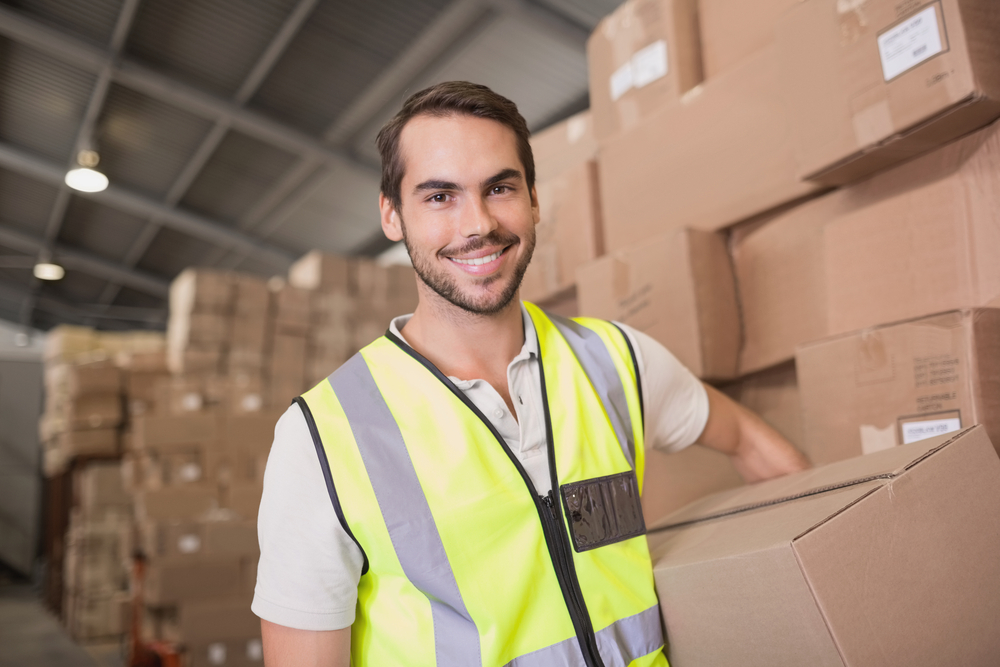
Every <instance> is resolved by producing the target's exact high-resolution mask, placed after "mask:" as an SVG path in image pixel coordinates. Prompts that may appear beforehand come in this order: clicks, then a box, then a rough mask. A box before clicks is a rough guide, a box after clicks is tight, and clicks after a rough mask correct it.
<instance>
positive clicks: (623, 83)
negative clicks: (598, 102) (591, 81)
mask: <svg viewBox="0 0 1000 667" xmlns="http://www.w3.org/2000/svg"><path fill="white" fill-rule="evenodd" d="M631 89H632V63H630V62H628V63H625V64H624V65H622V66H621V67H619V68H618V69H616V70H615V71H614V73H613V74H612V75H611V101H612V102H617V101H618V100H619V98H621V96H622V95H624V94H625V93H627V92H628V91H629V90H631Z"/></svg>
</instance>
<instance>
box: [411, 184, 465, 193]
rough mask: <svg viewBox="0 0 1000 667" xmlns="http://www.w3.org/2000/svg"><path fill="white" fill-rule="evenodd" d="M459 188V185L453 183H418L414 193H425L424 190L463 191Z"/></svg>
mask: <svg viewBox="0 0 1000 667" xmlns="http://www.w3.org/2000/svg"><path fill="white" fill-rule="evenodd" d="M461 189H462V188H460V187H458V183H452V182H451V181H424V182H423V183H418V184H417V186H416V187H414V188H413V191H414V192H423V191H424V190H461Z"/></svg>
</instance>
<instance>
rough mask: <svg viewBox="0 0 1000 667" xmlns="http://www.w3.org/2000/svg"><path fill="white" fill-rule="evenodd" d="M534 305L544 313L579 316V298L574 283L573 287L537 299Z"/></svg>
mask: <svg viewBox="0 0 1000 667" xmlns="http://www.w3.org/2000/svg"><path fill="white" fill-rule="evenodd" d="M535 305H536V306H538V307H539V308H541V309H542V310H544V311H545V312H546V313H551V314H553V315H559V316H561V317H570V318H572V317H579V316H580V299H579V296H578V295H577V289H576V285H573V287H571V288H569V289H568V290H566V291H565V292H560V293H559V294H556V295H555V296H551V297H549V298H548V299H544V300H542V301H538V302H537V303H536V304H535Z"/></svg>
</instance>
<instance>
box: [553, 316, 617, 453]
mask: <svg viewBox="0 0 1000 667" xmlns="http://www.w3.org/2000/svg"><path fill="white" fill-rule="evenodd" d="M546 315H548V316H549V319H551V320H552V323H553V324H554V325H555V326H556V328H557V329H558V330H559V332H560V333H561V334H562V335H563V338H565V339H566V342H567V343H569V347H570V349H571V350H573V354H574V355H576V358H577V360H578V361H579V362H580V365H581V366H583V370H584V372H585V373H586V374H587V377H589V378H590V382H591V384H593V385H594V389H596V390H597V394H598V396H600V398H601V403H602V404H604V411H605V412H607V413H608V418H609V419H610V420H611V427H612V428H613V429H614V430H615V435H616V436H618V442H619V444H621V447H622V452H623V453H624V454H625V459H626V460H627V461H628V463H629V465H630V466H632V468H633V469H634V468H635V438H634V437H633V436H634V434H633V432H632V416H631V415H630V414H629V411H628V400H627V399H626V398H625V387H623V386H622V381H621V377H620V376H619V375H618V371H617V370H616V368H615V363H614V361H613V360H612V359H611V353H610V352H609V351H608V348H607V347H606V346H605V345H604V341H603V340H601V337H600V336H599V335H597V333H596V332H594V331H592V330H591V329H588V328H587V327H585V326H583V325H582V324H577V323H576V322H574V321H573V320H568V319H566V318H565V317H560V316H558V315H550V314H548V313H546Z"/></svg>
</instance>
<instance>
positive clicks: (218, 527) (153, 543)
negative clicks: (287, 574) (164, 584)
mask: <svg viewBox="0 0 1000 667" xmlns="http://www.w3.org/2000/svg"><path fill="white" fill-rule="evenodd" d="M138 529H139V538H140V540H141V543H142V547H143V551H144V552H145V554H146V555H147V556H149V557H158V558H162V557H184V556H188V557H192V558H193V557H197V556H199V555H204V554H209V555H215V556H247V555H258V554H259V553H260V548H259V546H258V544H257V524H256V523H255V522H254V521H245V520H200V521H179V522H164V521H144V522H141V523H140V524H139V526H138Z"/></svg>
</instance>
